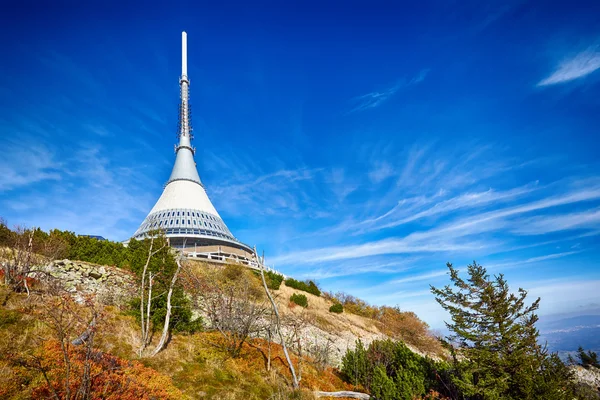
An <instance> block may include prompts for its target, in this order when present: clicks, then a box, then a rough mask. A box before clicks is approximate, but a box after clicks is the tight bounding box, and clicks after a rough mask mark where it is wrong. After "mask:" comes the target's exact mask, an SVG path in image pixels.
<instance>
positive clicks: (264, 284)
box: [254, 249, 298, 389]
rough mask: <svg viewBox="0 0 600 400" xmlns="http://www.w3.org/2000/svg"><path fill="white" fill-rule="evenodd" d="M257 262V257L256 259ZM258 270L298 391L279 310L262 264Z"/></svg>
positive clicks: (295, 387)
mask: <svg viewBox="0 0 600 400" xmlns="http://www.w3.org/2000/svg"><path fill="white" fill-rule="evenodd" d="M254 256H255V257H256V249H254ZM257 261H258V257H257ZM258 267H259V268H260V277H261V278H262V282H263V286H264V288H265V292H266V293H267V297H268V298H269V301H270V302H271V305H272V306H273V311H275V321H276V323H277V326H276V328H277V333H279V340H281V347H283V353H284V354H285V359H286V360H287V362H288V366H289V369H290V373H291V374H292V386H293V387H294V389H298V379H297V378H296V371H294V364H292V360H291V359H290V355H289V354H288V350H287V346H286V345H285V339H284V338H283V335H282V334H281V322H280V319H279V310H278V309H277V304H275V300H273V296H271V292H269V288H268V287H267V281H266V280H265V271H264V267H263V265H262V264H259V266H258Z"/></svg>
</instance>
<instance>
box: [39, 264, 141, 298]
mask: <svg viewBox="0 0 600 400" xmlns="http://www.w3.org/2000/svg"><path fill="white" fill-rule="evenodd" d="M33 275H34V276H37V277H38V278H39V279H40V280H44V281H48V282H52V283H54V284H58V285H59V286H60V287H61V288H62V289H64V290H66V291H67V292H69V293H71V294H72V295H73V296H74V297H75V298H76V299H83V297H84V296H86V295H94V296H95V297H96V299H97V300H98V301H100V302H102V303H104V304H109V305H123V304H125V303H126V302H127V301H128V300H129V299H130V298H131V296H132V295H134V293H135V284H134V282H135V281H134V278H133V275H132V274H131V273H129V272H127V271H125V270H122V269H119V268H116V267H110V266H106V265H96V264H91V263H87V262H81V261H70V260H56V261H52V262H50V263H49V264H47V265H42V266H37V267H34V269H33Z"/></svg>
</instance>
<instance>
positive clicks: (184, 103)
mask: <svg viewBox="0 0 600 400" xmlns="http://www.w3.org/2000/svg"><path fill="white" fill-rule="evenodd" d="M179 88H180V97H181V103H180V104H179V129H178V132H177V135H178V136H179V139H181V138H182V136H183V137H185V136H187V137H189V139H190V140H191V139H192V138H193V137H192V122H191V121H192V115H191V109H190V104H189V100H190V81H189V79H188V76H187V33H185V32H181V77H180V78H179Z"/></svg>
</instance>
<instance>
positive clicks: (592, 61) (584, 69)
mask: <svg viewBox="0 0 600 400" xmlns="http://www.w3.org/2000/svg"><path fill="white" fill-rule="evenodd" d="M598 68H600V51H598V49H597V47H596V48H590V49H587V50H585V51H582V52H581V53H579V54H577V55H575V57H573V58H570V59H568V60H565V61H563V62H562V63H561V64H560V65H559V66H558V68H557V69H556V70H555V71H554V72H553V73H552V74H550V76H548V77H547V78H545V79H542V80H541V81H540V82H539V83H538V86H548V85H556V84H559V83H564V82H569V81H572V80H575V79H579V78H583V77H584V76H586V75H589V74H591V73H592V72H594V71H596V70H597V69H598Z"/></svg>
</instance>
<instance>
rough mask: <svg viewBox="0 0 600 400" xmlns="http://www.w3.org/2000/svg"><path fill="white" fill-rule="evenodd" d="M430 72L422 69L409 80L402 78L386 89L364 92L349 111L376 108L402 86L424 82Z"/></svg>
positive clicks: (356, 98) (355, 99) (354, 101)
mask: <svg viewBox="0 0 600 400" xmlns="http://www.w3.org/2000/svg"><path fill="white" fill-rule="evenodd" d="M428 72H429V70H428V69H424V70H421V71H420V72H419V74H418V75H417V76H415V77H414V78H412V79H411V80H409V81H408V82H407V81H406V80H404V79H403V80H400V81H399V82H397V83H395V84H394V85H392V86H390V87H388V88H387V89H384V90H381V91H375V92H371V93H367V94H364V95H362V96H358V97H355V98H354V99H353V100H352V101H353V103H355V104H356V105H355V106H354V108H352V110H350V111H349V113H353V112H356V111H364V110H368V109H370V108H375V107H378V106H380V105H381V104H383V103H385V102H386V101H387V100H389V99H390V98H391V97H392V96H394V95H395V94H396V92H397V91H398V90H400V89H401V88H403V87H407V86H413V85H417V84H419V83H421V82H423V81H424V80H425V77H426V76H427V73H428Z"/></svg>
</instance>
